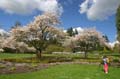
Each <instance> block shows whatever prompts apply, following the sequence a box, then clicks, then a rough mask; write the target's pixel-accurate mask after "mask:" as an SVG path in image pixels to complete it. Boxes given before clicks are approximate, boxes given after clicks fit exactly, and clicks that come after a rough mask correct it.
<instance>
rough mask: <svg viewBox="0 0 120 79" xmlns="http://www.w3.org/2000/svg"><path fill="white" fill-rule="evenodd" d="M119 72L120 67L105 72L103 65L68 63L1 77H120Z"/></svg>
mask: <svg viewBox="0 0 120 79" xmlns="http://www.w3.org/2000/svg"><path fill="white" fill-rule="evenodd" d="M119 73H120V68H112V67H110V71H109V73H108V74H104V73H103V71H102V67H98V66H94V65H79V64H72V65H71V64H68V65H59V66H54V67H50V68H48V69H45V70H41V71H37V72H32V73H23V74H13V75H1V76H0V79H119Z"/></svg>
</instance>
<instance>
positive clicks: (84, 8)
mask: <svg viewBox="0 0 120 79" xmlns="http://www.w3.org/2000/svg"><path fill="white" fill-rule="evenodd" d="M88 3H89V0H86V1H85V2H83V3H82V4H81V5H80V7H81V8H80V13H85V12H87V10H88Z"/></svg>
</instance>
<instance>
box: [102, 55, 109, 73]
mask: <svg viewBox="0 0 120 79" xmlns="http://www.w3.org/2000/svg"><path fill="white" fill-rule="evenodd" d="M108 64H109V59H108V57H107V56H104V57H103V69H104V72H105V73H106V74H107V73H108Z"/></svg>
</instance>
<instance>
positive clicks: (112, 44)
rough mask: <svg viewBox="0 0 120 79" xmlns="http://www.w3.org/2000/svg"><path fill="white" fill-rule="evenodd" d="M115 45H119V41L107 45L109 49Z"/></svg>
mask: <svg viewBox="0 0 120 79" xmlns="http://www.w3.org/2000/svg"><path fill="white" fill-rule="evenodd" d="M115 44H119V41H114V42H110V43H109V45H110V46H111V47H114V46H115Z"/></svg>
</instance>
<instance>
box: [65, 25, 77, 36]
mask: <svg viewBox="0 0 120 79" xmlns="http://www.w3.org/2000/svg"><path fill="white" fill-rule="evenodd" d="M67 33H68V35H69V36H75V35H77V34H78V31H77V29H75V30H74V29H73V28H72V27H70V28H68V29H67Z"/></svg>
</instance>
